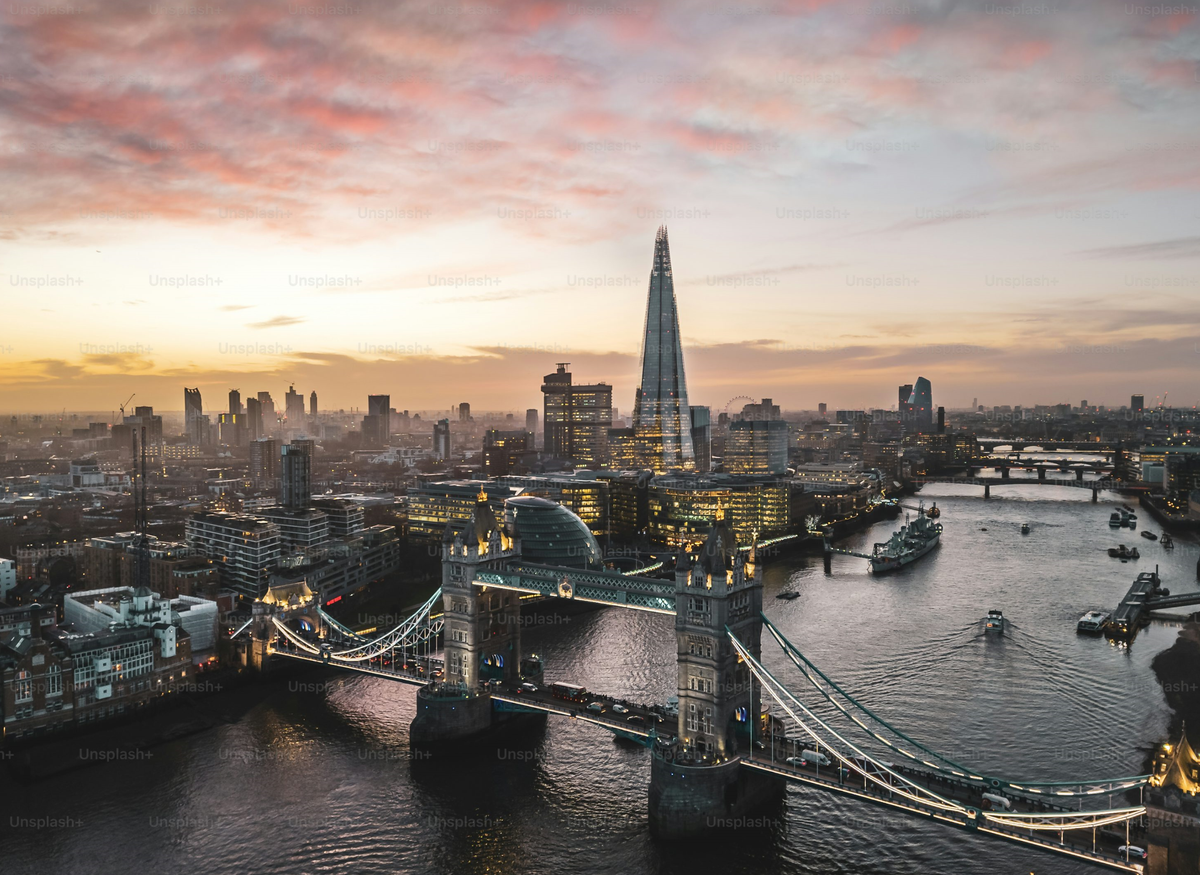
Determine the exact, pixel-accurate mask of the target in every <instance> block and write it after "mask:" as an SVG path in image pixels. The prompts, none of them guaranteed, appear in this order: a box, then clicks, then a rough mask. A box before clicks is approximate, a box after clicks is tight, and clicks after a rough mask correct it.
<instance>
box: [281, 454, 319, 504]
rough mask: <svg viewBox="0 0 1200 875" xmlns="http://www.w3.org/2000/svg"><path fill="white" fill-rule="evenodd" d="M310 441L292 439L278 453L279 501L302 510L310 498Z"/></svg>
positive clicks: (311, 455)
mask: <svg viewBox="0 0 1200 875" xmlns="http://www.w3.org/2000/svg"><path fill="white" fill-rule="evenodd" d="M312 457H313V444H312V441H292V442H291V443H290V444H287V445H285V446H284V447H283V449H282V450H281V451H280V454H279V503H280V504H281V505H283V507H285V508H287V509H288V510H303V509H304V508H306V507H308V502H309V501H310V500H311V499H312Z"/></svg>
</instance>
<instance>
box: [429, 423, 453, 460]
mask: <svg viewBox="0 0 1200 875" xmlns="http://www.w3.org/2000/svg"><path fill="white" fill-rule="evenodd" d="M433 454H434V456H436V457H437V460H438V461H439V462H444V461H446V460H447V459H449V458H450V420H449V419H439V420H438V421H437V422H435V423H434V424H433Z"/></svg>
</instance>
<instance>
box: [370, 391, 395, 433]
mask: <svg viewBox="0 0 1200 875" xmlns="http://www.w3.org/2000/svg"><path fill="white" fill-rule="evenodd" d="M367 415H368V416H378V417H379V418H380V419H379V443H380V444H382V445H387V443H388V441H390V440H391V437H392V396H391V395H368V396H367Z"/></svg>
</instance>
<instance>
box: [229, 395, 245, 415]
mask: <svg viewBox="0 0 1200 875" xmlns="http://www.w3.org/2000/svg"><path fill="white" fill-rule="evenodd" d="M229 412H230V413H231V414H232V415H234V416H237V415H238V414H239V413H241V412H242V393H241V392H239V391H238V390H237V389H230V390H229Z"/></svg>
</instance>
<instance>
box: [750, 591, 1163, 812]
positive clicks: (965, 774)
mask: <svg viewBox="0 0 1200 875" xmlns="http://www.w3.org/2000/svg"><path fill="white" fill-rule="evenodd" d="M762 620H763V623H764V624H765V625H766V627H767V630H768V631H769V632H770V633H771V636H772V637H773V638H775V640H776V642H777V643H778V644H779V646H780V648H781V649H782V650H783V651H784V653H785V654H786V655H787V657H788V658H789V659H790V660H791V662H792V663H793V664H794V665H795V666H796V667H797V668H798V669H799V670H800V672H801V673H802V674H803V675H804V676H805V678H806V679H807V680H808V681H809V683H811V684H812V685H813V687H814V688H815V689H816V690H817V691H818V692H819V693H820V694H821V695H822V696H823V697H824V698H825V700H826V701H828V702H829V703H830V704H832V705H833V706H834V707H835V708H837V709H838V710H839V711H841V712H842V714H843V715H845V716H846V717H847V719H849V720H851V721H853V722H854V723H856V724H857V725H858V726H859V727H860V728H861V729H862V730H863V731H864V732H866V733H868V734H869V735H871V736H872V737H874V738H876V739H877V740H879V741H880V742H882V743H883V744H885V745H887V747H888V748H889V749H891V750H893V751H895V752H896V753H898V754H900V755H901V756H903V757H905V758H907V759H910V760H913V761H914V762H919V763H921V764H922V765H924V766H928V767H929V768H931V769H935V770H937V771H939V772H944V773H946V774H950V775H954V776H955V777H958V778H965V779H968V780H973V781H981V782H986V783H988V784H990V785H991V786H993V787H1000V786H1005V787H1010V788H1012V789H1014V790H1020V791H1022V792H1026V793H1036V794H1040V795H1043V796H1059V797H1079V796H1097V795H1102V794H1105V793H1117V792H1121V791H1124V790H1131V789H1136V788H1138V787H1143V786H1145V785H1146V783H1147V782H1148V781H1149V779H1150V776H1149V775H1137V776H1133V777H1122V778H1097V779H1091V780H1080V781H1010V780H1007V779H1002V778H994V777H989V776H985V775H978V774H975V772H974V770H972V769H970V768H968V767H967V766H964V765H962V764H961V763H957V762H955V761H954V760H951V759H950V758H949V757H946V756H943V755H942V754H939V753H938V752H937V751H934V750H932V749H930V748H928V747H926V746H925V745H923V744H921V743H920V742H919V741H916V740H915V739H913V738H910V737H909V736H908V735H906V734H904V733H903V732H902V731H900V730H899V729H897V728H896V727H894V726H892V725H891V724H890V723H888V722H887V721H886V720H884V719H883V718H882V717H880V716H879V715H877V714H875V713H874V712H873V711H871V709H870V708H868V707H867V706H865V705H863V704H862V703H860V702H859V701H858V700H857V699H855V698H854V697H853V696H851V695H850V694H849V693H847V692H846V691H845V690H844V689H842V687H841V686H839V685H838V684H837V682H836V681H834V680H833V679H832V678H830V677H829V676H828V675H826V674H825V673H824V672H822V671H821V670H820V669H819V668H817V666H816V665H814V664H813V663H812V662H811V661H810V660H809V659H808V658H807V657H806V656H805V655H804V654H803V653H801V652H800V650H799V649H798V648H797V647H796V646H795V645H794V644H792V642H790V641H789V640H788V639H787V638H786V637H784V635H783V633H782V632H780V631H779V629H778V628H777V627H776V626H775V624H774V623H772V622H771V621H770V620H769V619H767V617H766V616H765V615H763V616H762ZM812 673H816V674H817V675H818V676H819V677H820V678H821V680H823V681H824V682H825V683H826V684H828V685H829V686H830V687H831V688H832V689H834V690H836V691H837V692H838V693H839V694H840V695H841V696H842V697H844V698H845V699H846V700H847V701H848V702H850V704H851V705H853V706H854V707H855V708H856V709H857V710H859V711H861V712H862V713H863V714H865V715H866V716H867V717H868V718H870V719H871V720H873V721H875V722H876V723H878V724H879V725H881V726H883V727H884V728H885V729H887V730H888V731H889V732H891V733H892V734H894V735H896V736H897V737H899V738H901V739H903V740H904V741H906V742H908V743H909V744H911V745H912V746H914V747H916V748H918V749H919V750H921V751H923V752H924V753H925V754H927V755H928V756H929V757H931V758H933V759H935V760H939V761H941V762H942V763H945V764H946V765H947V766H950V768H946V766H941V765H938V764H937V763H933V762H930V761H929V760H927V759H923V758H921V757H920V756H918V755H916V754H914V753H911V752H909V751H907V750H904V749H903V748H902V747H900V746H898V745H897V744H895V743H894V742H892V741H890V740H889V739H887V738H884V737H883V736H882V735H880V734H879V733H878V732H875V731H874V730H873V729H871V728H870V727H868V726H867V725H866V724H865V723H863V721H862V720H860V719H858V718H857V717H856V716H854V715H853V714H851V713H850V712H849V711H847V710H846V708H845V706H843V705H842V703H841V702H838V701H837V700H835V699H834V698H833V697H832V696H831V695H830V694H829V692H828V691H827V690H826V689H824V688H823V687H822V686H821V685H820V684H818V683H817V681H816V680H815V679H814V678H813V676H812ZM1070 787H1078V788H1081V789H1078V790H1070V789H1064V788H1070ZM1084 787H1086V788H1088V789H1086V790H1085V789H1082V788H1084Z"/></svg>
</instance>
